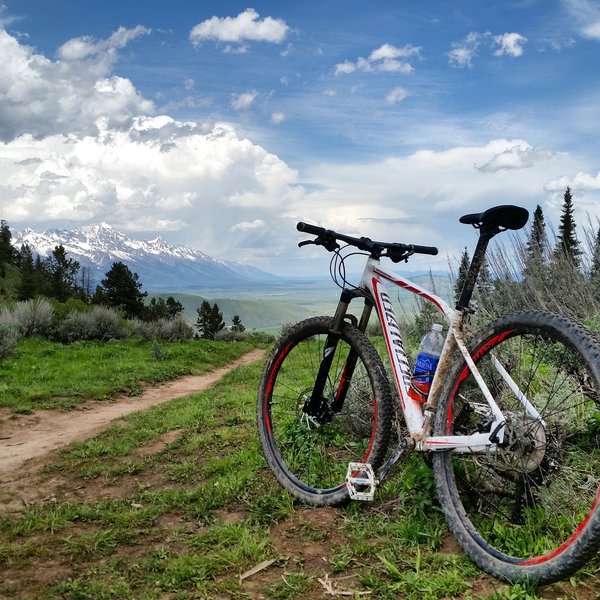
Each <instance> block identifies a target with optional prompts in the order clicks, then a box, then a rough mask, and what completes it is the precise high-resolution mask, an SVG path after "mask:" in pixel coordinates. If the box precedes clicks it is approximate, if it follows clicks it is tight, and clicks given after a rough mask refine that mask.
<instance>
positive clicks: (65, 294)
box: [45, 244, 79, 302]
mask: <svg viewBox="0 0 600 600" xmlns="http://www.w3.org/2000/svg"><path fill="white" fill-rule="evenodd" d="M45 264H46V270H47V272H48V277H49V283H50V289H49V290H48V295H49V296H50V297H51V298H56V299H57V300H58V301H59V302H65V301H66V300H67V299H68V298H71V297H73V296H74V295H75V293H76V291H77V283H76V279H77V272H78V271H79V263H78V262H77V261H76V260H74V259H72V258H67V252H66V250H65V248H64V246H63V245H62V244H61V245H59V246H55V248H54V250H52V254H50V256H49V257H48V258H47V259H46V261H45Z"/></svg>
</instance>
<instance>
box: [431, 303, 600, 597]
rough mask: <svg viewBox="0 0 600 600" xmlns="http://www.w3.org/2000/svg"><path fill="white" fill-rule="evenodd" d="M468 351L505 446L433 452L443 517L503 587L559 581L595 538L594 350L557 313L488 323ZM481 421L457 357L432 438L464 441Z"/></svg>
mask: <svg viewBox="0 0 600 600" xmlns="http://www.w3.org/2000/svg"><path fill="white" fill-rule="evenodd" d="M469 350H470V352H471V356H472V357H473V359H474V361H475V363H476V364H477V369H478V370H479V372H480V374H481V376H482V377H483V379H484V381H485V383H486V385H487V387H488V389H489V390H490V392H491V393H492V395H493V397H494V399H495V400H496V402H497V403H498V405H499V407H500V409H501V410H502V413H503V415H504V418H505V430H504V431H505V432H504V441H503V443H502V444H498V445H497V446H495V447H494V448H493V449H492V450H489V451H487V452H474V453H459V452H456V451H445V452H440V453H436V454H434V455H433V464H434V473H435V478H436V485H437V491H438V495H439V499H440V503H441V506H442V509H443V511H444V513H445V516H446V518H447V521H448V524H449V526H450V528H451V530H452V532H453V533H454V535H455V536H456V538H457V539H458V541H459V543H460V544H461V546H462V547H463V549H464V551H465V552H466V554H467V555H468V556H469V557H470V558H471V559H472V560H473V561H474V562H475V563H476V564H477V565H478V566H479V567H480V568H481V569H483V570H484V571H486V572H488V573H489V574H491V575H493V576H494V577H497V578H500V579H503V580H505V581H508V582H511V583H514V582H517V581H527V582H531V583H534V584H538V585H541V584H546V583H550V582H552V581H558V580H560V579H563V578H565V577H567V576H568V575H569V574H571V573H572V572H574V571H575V570H576V569H578V568H579V567H581V566H582V565H583V564H584V563H585V562H586V561H587V560H588V559H589V558H590V557H591V555H592V554H593V553H594V552H595V550H596V548H597V545H598V544H597V540H598V539H599V536H600V511H599V510H598V507H597V504H598V500H599V499H600V492H599V487H598V486H599V482H600V410H599V401H600V347H599V346H598V343H597V342H596V340H595V339H594V338H592V336H591V335H590V334H589V333H588V332H586V331H585V330H584V329H583V328H582V327H580V326H579V325H577V324H575V323H572V322H571V321H569V320H567V319H565V318H563V317H560V316H557V315H553V314H550V313H545V312H521V313H515V314H513V315H508V316H506V317H503V318H501V319H499V320H497V321H495V322H494V323H492V324H490V325H488V326H487V327H486V328H484V329H483V330H482V331H481V332H479V333H478V334H477V336H476V338H475V339H474V340H473V342H472V343H471V345H470V348H469ZM498 365H501V367H499V366H498ZM502 371H504V373H503V372H502ZM506 373H508V376H507V375H506ZM517 389H518V390H520V392H521V395H520V398H519V397H518V396H519V393H518V392H516V391H515V390H517ZM527 402H529V403H531V405H532V406H533V408H534V409H535V411H534V410H532V408H531V407H529V408H527ZM536 411H537V413H536ZM491 422H492V419H491V414H490V411H489V409H488V405H487V403H486V402H485V400H484V398H483V395H482V393H481V390H480V388H479V387H478V385H477V383H476V382H475V381H474V378H473V375H472V374H471V372H470V370H469V368H468V367H467V366H466V364H465V362H464V361H463V360H462V359H461V360H460V361H458V362H457V363H456V364H455V365H454V367H453V369H452V370H451V372H450V374H449V376H448V379H447V383H446V385H445V389H444V390H443V391H442V395H441V398H440V405H439V407H438V413H437V415H436V421H435V425H434V432H435V434H436V435H448V434H452V435H470V434H473V433H477V432H486V431H489V430H490V424H491ZM490 433H491V432H490Z"/></svg>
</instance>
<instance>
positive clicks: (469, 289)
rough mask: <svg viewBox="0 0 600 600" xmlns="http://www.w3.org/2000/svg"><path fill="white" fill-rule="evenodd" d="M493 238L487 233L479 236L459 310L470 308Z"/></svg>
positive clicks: (458, 303) (457, 304) (483, 232)
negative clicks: (486, 253)
mask: <svg viewBox="0 0 600 600" xmlns="http://www.w3.org/2000/svg"><path fill="white" fill-rule="evenodd" d="M492 237H494V234H493V233H492V234H490V233H487V232H485V231H482V232H481V233H480V235H479V240H477V246H476V247H475V252H474V253H473V259H472V260H471V264H470V265H469V270H468V271H467V276H466V278H465V283H464V285H463V288H462V290H461V292H460V298H459V300H458V302H457V303H456V309H457V310H464V309H467V308H469V303H470V302H471V296H473V290H474V289H475V282H476V281H477V276H478V275H479V271H480V270H481V267H482V266H483V261H484V259H485V251H486V250H487V247H488V244H489V242H490V240H491V239H492Z"/></svg>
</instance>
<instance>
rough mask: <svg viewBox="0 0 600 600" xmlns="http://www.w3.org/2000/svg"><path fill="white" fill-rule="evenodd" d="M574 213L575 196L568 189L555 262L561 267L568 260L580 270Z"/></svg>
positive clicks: (579, 254) (564, 200)
mask: <svg viewBox="0 0 600 600" xmlns="http://www.w3.org/2000/svg"><path fill="white" fill-rule="evenodd" d="M573 212H574V209H573V196H572V195H571V188H569V187H567V189H566V190H565V195H564V199H563V208H562V214H561V217H560V226H559V228H558V240H557V243H556V248H555V249H554V262H555V263H556V264H558V265H560V263H561V260H563V259H565V258H566V259H567V261H568V262H570V263H571V264H572V265H573V266H574V267H575V268H579V266H580V262H581V259H580V256H581V250H580V248H579V240H578V239H577V233H576V231H575V220H574V218H573Z"/></svg>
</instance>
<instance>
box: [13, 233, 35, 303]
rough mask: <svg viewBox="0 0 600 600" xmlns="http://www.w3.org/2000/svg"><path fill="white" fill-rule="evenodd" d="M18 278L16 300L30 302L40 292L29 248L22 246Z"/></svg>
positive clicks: (25, 245)
mask: <svg viewBox="0 0 600 600" xmlns="http://www.w3.org/2000/svg"><path fill="white" fill-rule="evenodd" d="M19 264H20V269H19V273H20V277H19V283H18V284H17V300H31V299H33V298H35V297H36V296H37V295H38V294H39V293H40V292H41V290H40V282H39V277H38V274H37V273H36V269H35V263H34V261H33V252H31V248H30V247H29V246H28V245H27V244H24V245H23V246H21V252H20V254H19Z"/></svg>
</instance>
